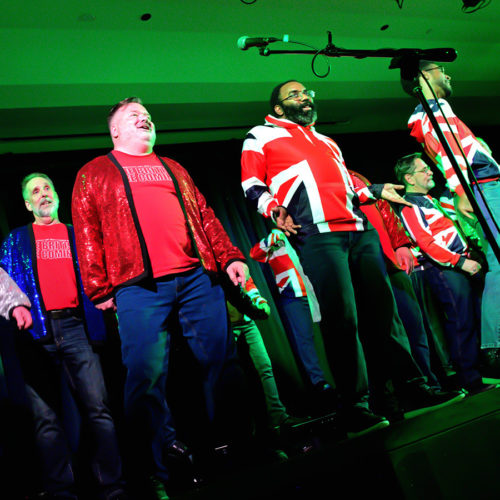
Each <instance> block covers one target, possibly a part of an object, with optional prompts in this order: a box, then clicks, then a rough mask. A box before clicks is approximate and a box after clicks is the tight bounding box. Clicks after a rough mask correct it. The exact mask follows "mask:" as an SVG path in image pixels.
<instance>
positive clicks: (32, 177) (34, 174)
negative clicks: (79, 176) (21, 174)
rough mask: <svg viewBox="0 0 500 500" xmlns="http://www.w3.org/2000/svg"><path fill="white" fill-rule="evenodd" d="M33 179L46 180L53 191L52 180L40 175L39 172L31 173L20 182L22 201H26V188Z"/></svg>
mask: <svg viewBox="0 0 500 500" xmlns="http://www.w3.org/2000/svg"><path fill="white" fill-rule="evenodd" d="M35 177H42V178H43V179H46V180H48V181H49V182H50V185H51V186H52V189H54V183H53V182H52V179H51V178H50V177H49V176H48V175H47V174H42V173H41V172H33V173H32V174H28V175H27V176H26V177H25V178H24V179H23V180H22V181H21V191H22V193H23V200H27V199H28V198H29V196H27V193H26V191H27V189H26V188H27V186H28V182H29V181H30V180H31V179H34V178H35Z"/></svg>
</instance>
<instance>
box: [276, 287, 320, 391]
mask: <svg viewBox="0 0 500 500" xmlns="http://www.w3.org/2000/svg"><path fill="white" fill-rule="evenodd" d="M278 307H279V308H280V311H282V313H283V314H282V315H281V321H282V322H283V326H284V327H285V332H286V333H287V337H288V341H289V342H290V346H291V347H292V350H293V352H294V353H295V355H296V356H297V358H298V360H299V362H300V363H301V364H302V366H303V368H304V370H305V372H306V374H307V376H308V377H309V380H310V382H311V383H312V384H313V385H316V384H320V383H324V382H325V380H326V378H325V374H324V373H323V370H322V369H321V366H320V364H319V358H318V353H317V352H316V346H315V345H314V332H313V321H312V317H311V310H310V309H309V302H308V301H307V297H285V296H283V295H280V298H279V301H278Z"/></svg>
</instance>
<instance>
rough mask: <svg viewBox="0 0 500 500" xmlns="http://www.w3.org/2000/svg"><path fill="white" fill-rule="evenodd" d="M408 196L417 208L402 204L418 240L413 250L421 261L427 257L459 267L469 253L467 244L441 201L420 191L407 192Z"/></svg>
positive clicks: (406, 222)
mask: <svg viewBox="0 0 500 500" xmlns="http://www.w3.org/2000/svg"><path fill="white" fill-rule="evenodd" d="M404 198H405V199H406V200H407V201H409V202H410V203H412V204H413V207H407V206H405V205H401V206H400V207H402V208H400V217H401V220H402V221H403V224H404V226H405V228H406V230H407V231H408V234H409V235H410V238H411V240H412V242H413V243H414V246H413V247H412V252H413V254H414V255H415V257H416V258H417V260H418V261H419V262H421V261H422V260H424V256H425V257H428V258H430V259H432V260H433V261H435V262H436V263H438V264H440V265H443V266H447V267H453V266H456V265H457V264H458V263H459V260H460V258H461V257H462V255H464V254H466V252H467V243H466V241H465V239H464V238H463V237H462V236H461V234H460V233H459V231H458V230H457V228H456V226H455V224H454V223H453V221H452V220H451V219H450V218H448V217H446V216H445V214H444V211H443V209H442V208H441V207H440V206H439V202H438V200H435V199H434V198H432V197H431V196H430V195H424V194H419V193H406V195H405V197H404Z"/></svg>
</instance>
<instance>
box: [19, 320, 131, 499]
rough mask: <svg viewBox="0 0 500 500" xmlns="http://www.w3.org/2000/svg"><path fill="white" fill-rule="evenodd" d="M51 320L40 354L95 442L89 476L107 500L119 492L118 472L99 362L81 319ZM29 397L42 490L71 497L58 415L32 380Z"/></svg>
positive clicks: (70, 474) (68, 462) (65, 446)
mask: <svg viewBox="0 0 500 500" xmlns="http://www.w3.org/2000/svg"><path fill="white" fill-rule="evenodd" d="M49 321H50V322H51V326H52V331H53V335H54V338H53V342H51V343H49V344H44V345H43V349H44V350H45V351H46V352H47V353H48V354H49V356H50V358H52V360H53V361H54V362H55V363H56V365H57V366H59V367H60V368H61V369H62V370H63V374H64V376H65V377H66V380H67V382H68V385H69V387H70V389H71V391H72V394H73V396H74V398H75V400H76V402H77V403H78V405H79V408H80V413H81V415H82V417H83V420H84V422H85V423H86V424H87V425H88V428H89V431H90V436H91V438H92V441H93V443H92V444H93V446H92V448H91V449H92V450H93V455H92V457H91V460H92V472H93V473H94V476H95V479H96V481H97V483H98V485H99V488H100V490H101V494H102V498H106V494H107V493H109V492H112V491H114V490H116V489H119V488H121V475H122V472H121V459H120V454H119V450H118V443H117V439H116V434H115V427H114V423H113V419H112V418H111V414H110V411H109V408H108V404H107V401H106V399H107V394H106V388H105V385H104V379H103V376H102V371H101V365H100V363H99V358H98V356H97V354H95V353H94V352H93V351H92V348H91V347H90V345H89V343H88V340H87V337H86V335H85V329H84V326H83V321H82V320H81V319H79V318H75V317H68V318H62V319H56V320H53V319H51V320H49ZM56 383H57V382H56ZM33 385H34V386H35V387H33ZM47 389H48V390H49V391H50V389H53V388H47ZM27 395H28V398H29V400H30V404H31V408H32V411H33V413H34V419H35V427H36V444H37V447H38V448H39V451H40V455H41V462H42V476H43V478H44V482H45V487H46V489H47V491H49V492H50V493H56V492H57V493H59V494H61V493H67V494H69V493H70V492H71V490H72V488H73V484H74V477H73V469H72V465H71V457H70V451H69V447H68V442H67V439H66V437H65V436H64V432H63V429H62V427H61V425H60V423H59V420H58V418H57V416H56V413H55V412H54V409H53V408H51V407H50V406H49V404H48V403H47V401H50V396H47V397H45V394H44V390H43V388H42V387H38V386H37V385H36V382H35V381H34V383H33V384H31V385H27ZM65 498H66V497H65ZM75 498H76V497H75Z"/></svg>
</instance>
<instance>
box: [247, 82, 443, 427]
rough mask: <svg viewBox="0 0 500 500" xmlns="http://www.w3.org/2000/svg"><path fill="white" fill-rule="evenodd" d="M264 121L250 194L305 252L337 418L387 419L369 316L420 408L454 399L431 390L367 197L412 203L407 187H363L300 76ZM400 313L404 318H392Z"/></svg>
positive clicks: (354, 422) (251, 142)
mask: <svg viewBox="0 0 500 500" xmlns="http://www.w3.org/2000/svg"><path fill="white" fill-rule="evenodd" d="M270 105H271V114H270V115H268V116H267V117H266V122H265V125H261V126H257V127H254V128H253V129H251V130H250V132H249V133H248V134H247V136H246V138H245V142H244V144H243V153H242V159H241V162H242V184H243V190H244V192H245V195H246V197H247V198H248V199H249V201H250V202H251V203H252V204H253V205H254V206H255V207H256V208H257V209H258V211H259V212H260V213H261V214H262V215H264V216H265V217H271V218H272V219H273V220H274V221H275V222H276V225H277V226H278V228H280V229H282V230H283V231H284V232H285V234H286V235H287V236H291V242H292V243H293V244H294V246H296V247H297V249H298V254H299V257H300V261H301V264H302V267H303V269H304V273H305V274H306V276H308V277H309V279H310V281H311V283H312V285H313V288H314V291H315V293H316V296H317V298H318V302H319V305H320V311H321V317H322V320H321V325H320V328H321V332H322V335H323V340H324V345H325V350H326V354H327V358H328V361H329V363H330V367H331V370H332V374H333V376H334V379H335V383H336V386H337V389H338V393H339V398H340V403H341V406H340V408H339V417H340V423H341V425H342V426H343V428H344V430H345V431H346V433H347V435H348V436H355V435H360V434H364V433H366V432H369V431H371V430H375V429H379V428H382V427H386V426H387V425H389V422H388V420H387V419H385V418H384V417H381V416H378V415H375V414H374V413H373V412H372V411H371V410H370V409H369V407H368V377H367V370H366V363H365V356H364V353H363V349H362V346H361V343H360V340H359V335H358V320H362V321H364V322H365V323H366V321H370V322H371V325H372V327H373V332H372V334H373V335H375V336H377V337H378V338H379V339H380V345H381V350H382V351H383V353H384V359H385V360H386V361H387V363H388V365H389V364H390V366H391V369H392V372H393V374H394V373H397V374H398V376H399V377H398V378H399V379H404V380H405V381H406V384H405V386H406V387H405V389H406V391H405V392H406V394H407V396H411V397H412V399H413V403H414V404H413V406H414V407H415V406H416V405H420V406H421V407H431V406H435V405H437V404H441V403H443V401H444V400H447V399H449V397H448V396H445V397H444V399H443V396H440V395H436V394H434V393H433V392H432V391H431V390H430V388H429V387H428V386H427V385H426V384H425V378H424V377H423V376H422V373H421V371H420V370H419V369H418V367H417V365H416V364H415V362H414V360H413V358H412V357H411V354H410V348H409V345H408V339H407V338H406V339H405V337H404V336H402V335H401V331H400V328H399V327H400V324H401V321H400V320H399V318H397V313H396V305H395V301H394V295H393V293H392V290H391V287H390V284H389V281H388V278H387V272H386V270H385V264H384V260H383V256H382V251H381V248H380V240H379V238H378V236H377V233H376V231H375V230H374V229H373V226H371V225H370V224H369V223H368V221H367V218H366V216H365V215H364V214H363V212H362V211H361V210H360V209H359V204H360V203H367V202H373V203H374V202H375V201H376V200H377V199H379V198H384V199H387V200H389V201H393V202H396V203H403V204H406V205H410V204H409V203H408V202H406V201H405V200H403V199H402V198H401V197H400V196H399V195H398V194H397V192H396V189H401V188H402V187H403V186H395V185H393V184H378V185H376V184H374V185H371V186H368V187H367V186H365V187H364V188H358V189H356V188H355V187H354V185H353V182H352V179H351V178H350V176H349V172H348V171H347V168H346V166H345V164H344V160H343V158H342V153H341V151H340V149H339V147H338V146H337V144H336V143H335V142H334V141H333V140H332V139H330V138H328V137H326V136H324V135H321V134H319V133H317V132H316V131H315V129H314V121H315V119H316V111H315V103H314V92H313V91H311V90H308V89H306V88H305V87H304V85H302V84H301V83H299V82H297V81H296V80H289V81H287V82H284V83H282V84H279V85H277V86H276V87H275V88H274V90H273V91H272V93H271V99H270ZM395 318H397V319H398V320H399V321H395Z"/></svg>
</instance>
